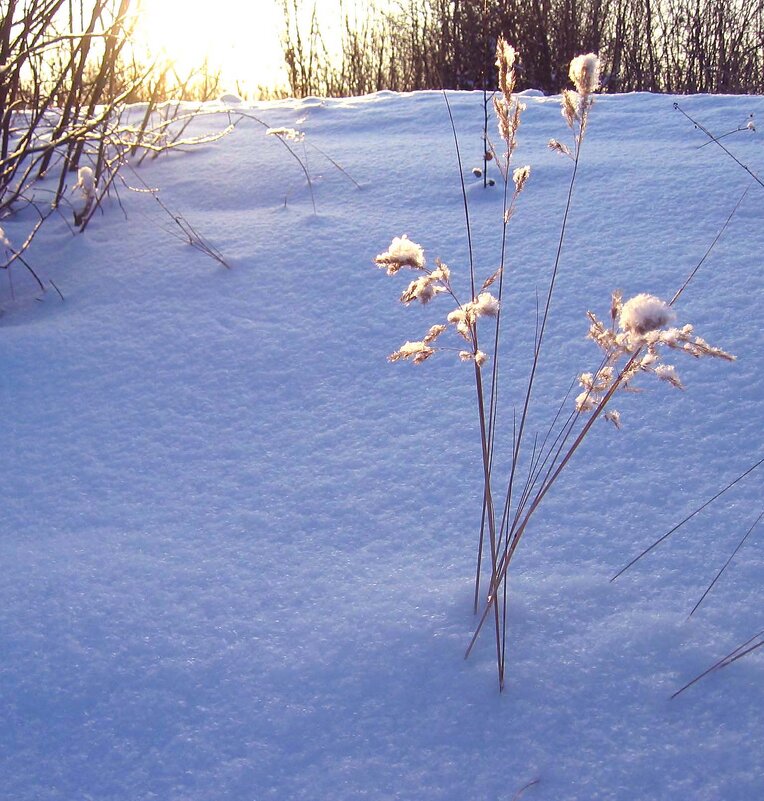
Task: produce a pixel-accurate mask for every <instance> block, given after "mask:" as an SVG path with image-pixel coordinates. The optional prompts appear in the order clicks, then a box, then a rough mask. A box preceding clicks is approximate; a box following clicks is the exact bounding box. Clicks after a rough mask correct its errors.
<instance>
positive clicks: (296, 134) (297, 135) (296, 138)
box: [265, 128, 305, 142]
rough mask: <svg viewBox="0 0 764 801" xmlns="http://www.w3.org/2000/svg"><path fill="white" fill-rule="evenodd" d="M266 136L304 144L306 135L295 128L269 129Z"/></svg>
mask: <svg viewBox="0 0 764 801" xmlns="http://www.w3.org/2000/svg"><path fill="white" fill-rule="evenodd" d="M265 134H266V136H278V137H280V138H281V139H289V140H290V141H292V142H302V140H303V139H305V134H304V133H303V132H302V131H297V130H295V129H294V128H268V130H267V131H266V132H265Z"/></svg>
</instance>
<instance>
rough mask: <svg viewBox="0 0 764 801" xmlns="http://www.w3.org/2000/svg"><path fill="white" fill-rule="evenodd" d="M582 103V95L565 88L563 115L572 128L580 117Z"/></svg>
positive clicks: (563, 93)
mask: <svg viewBox="0 0 764 801" xmlns="http://www.w3.org/2000/svg"><path fill="white" fill-rule="evenodd" d="M580 105H581V95H579V94H577V93H576V92H571V91H570V89H563V92H562V116H563V117H564V118H565V122H567V123H568V127H569V128H572V127H573V123H574V122H575V121H576V120H577V119H578V109H579V107H580Z"/></svg>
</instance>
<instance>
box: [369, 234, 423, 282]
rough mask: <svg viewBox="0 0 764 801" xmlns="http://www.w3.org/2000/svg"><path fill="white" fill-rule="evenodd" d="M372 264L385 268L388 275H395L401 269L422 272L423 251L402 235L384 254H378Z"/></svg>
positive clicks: (419, 246)
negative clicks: (405, 268)
mask: <svg viewBox="0 0 764 801" xmlns="http://www.w3.org/2000/svg"><path fill="white" fill-rule="evenodd" d="M374 262H375V263H376V264H377V265H378V266H379V267H385V268H386V269H387V274H388V275H395V273H397V272H398V270H400V269H401V267H411V268H412V269H414V270H422V269H423V268H424V265H425V259H424V250H423V249H422V246H421V245H418V244H417V243H416V242H412V241H411V240H410V239H409V238H408V237H407V236H406V234H403V236H396V237H395V238H394V239H393V241H392V242H391V243H390V247H389V248H388V249H387V250H386V251H385V252H384V253H380V254H379V255H378V256H377V257H376V258H375V259H374Z"/></svg>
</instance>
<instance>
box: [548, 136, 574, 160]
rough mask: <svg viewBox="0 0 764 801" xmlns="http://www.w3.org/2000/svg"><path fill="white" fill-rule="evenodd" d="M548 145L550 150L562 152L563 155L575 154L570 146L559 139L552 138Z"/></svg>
mask: <svg viewBox="0 0 764 801" xmlns="http://www.w3.org/2000/svg"><path fill="white" fill-rule="evenodd" d="M547 146H548V147H549V149H550V150H554V152H555V153H561V154H562V155H563V156H572V155H573V154H572V153H571V152H570V148H569V147H568V146H567V145H566V144H563V143H562V142H559V141H558V140H557V139H550V140H549V142H548V143H547Z"/></svg>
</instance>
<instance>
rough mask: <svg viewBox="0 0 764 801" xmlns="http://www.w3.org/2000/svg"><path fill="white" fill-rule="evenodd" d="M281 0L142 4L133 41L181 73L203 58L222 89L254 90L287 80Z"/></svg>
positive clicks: (151, 1) (150, 0)
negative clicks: (285, 77) (282, 45)
mask: <svg viewBox="0 0 764 801" xmlns="http://www.w3.org/2000/svg"><path fill="white" fill-rule="evenodd" d="M282 27H283V20H282V17H281V11H280V9H279V6H278V4H277V0H255V2H253V1H252V0H214V1H211V0H141V2H140V4H139V7H138V10H137V21H136V27H135V43H136V46H137V47H138V48H139V50H140V49H145V50H146V51H147V52H148V53H149V54H150V57H152V58H158V59H160V60H163V59H167V60H169V61H171V62H172V63H173V64H174V66H175V67H176V68H177V70H178V72H179V73H181V74H184V73H187V72H190V71H191V70H192V69H193V68H194V67H198V66H200V65H201V64H202V63H203V62H204V61H205V60H206V61H207V62H208V64H209V66H210V68H211V69H212V70H220V72H221V78H222V82H223V84H224V87H225V88H227V89H229V90H234V89H236V88H237V87H238V88H240V89H241V88H243V89H246V90H248V91H250V92H253V91H255V90H257V88H258V87H259V86H266V87H273V86H276V85H278V84H279V83H283V82H284V74H283V54H282V50H281V32H282Z"/></svg>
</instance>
